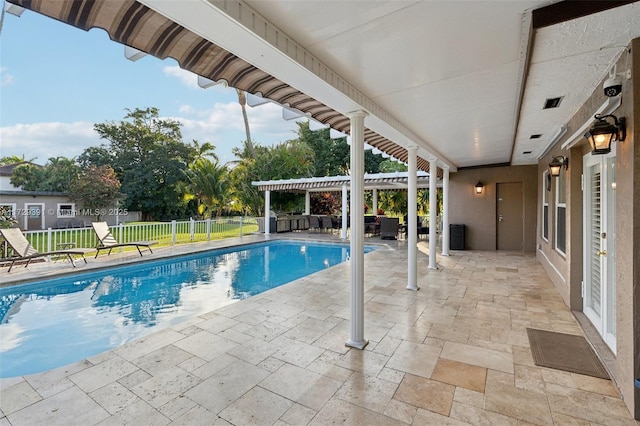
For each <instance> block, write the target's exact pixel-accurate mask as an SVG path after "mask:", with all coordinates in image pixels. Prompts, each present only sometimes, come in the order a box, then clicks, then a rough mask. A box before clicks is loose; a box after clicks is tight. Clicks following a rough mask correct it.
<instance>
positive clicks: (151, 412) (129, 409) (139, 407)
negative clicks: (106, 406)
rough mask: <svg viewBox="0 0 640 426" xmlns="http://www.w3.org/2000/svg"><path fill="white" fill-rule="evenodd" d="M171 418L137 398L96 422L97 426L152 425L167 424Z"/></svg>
mask: <svg viewBox="0 0 640 426" xmlns="http://www.w3.org/2000/svg"><path fill="white" fill-rule="evenodd" d="M170 422H171V419H169V418H168V417H166V416H164V415H163V414H162V413H160V412H159V411H158V410H156V409H154V408H153V407H152V406H150V405H149V404H147V403H146V402H144V401H142V400H140V399H138V400H136V401H135V402H133V403H132V404H130V405H127V406H126V407H125V408H124V409H123V410H122V411H119V412H118V413H116V414H115V415H113V416H111V417H107V418H106V419H104V420H103V421H101V422H99V423H97V425H98V426H119V425H142V424H146V425H154V426H156V425H157V426H162V425H166V424H169V423H170Z"/></svg>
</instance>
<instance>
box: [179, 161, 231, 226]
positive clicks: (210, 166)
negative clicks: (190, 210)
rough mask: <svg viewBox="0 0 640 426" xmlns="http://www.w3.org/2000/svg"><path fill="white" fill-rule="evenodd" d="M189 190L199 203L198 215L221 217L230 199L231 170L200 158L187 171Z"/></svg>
mask: <svg viewBox="0 0 640 426" xmlns="http://www.w3.org/2000/svg"><path fill="white" fill-rule="evenodd" d="M186 177H187V189H188V191H189V193H191V194H193V196H194V197H195V198H196V199H197V201H198V213H199V214H200V215H202V217H203V218H205V219H207V218H210V217H211V215H212V213H215V214H216V216H218V217H220V216H221V215H222V211H223V210H224V209H225V208H226V207H227V203H228V201H229V198H230V190H229V183H230V181H229V169H228V168H227V167H226V166H224V165H222V166H221V165H220V164H219V163H218V162H217V161H216V162H212V161H211V160H209V159H206V158H200V159H198V160H196V161H195V162H194V163H193V164H192V165H190V166H189V170H187V171H186Z"/></svg>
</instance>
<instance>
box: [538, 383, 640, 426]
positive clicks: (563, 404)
mask: <svg viewBox="0 0 640 426" xmlns="http://www.w3.org/2000/svg"><path fill="white" fill-rule="evenodd" d="M548 388H549V394H548V399H549V406H550V407H551V410H552V411H553V412H554V413H560V414H565V415H567V416H570V417H575V418H578V419H584V420H588V421H590V422H592V423H598V424H603V425H607V426H616V425H633V423H635V422H634V421H633V420H630V418H629V415H628V414H627V413H628V412H629V410H628V409H627V407H626V405H625V404H624V402H623V401H622V400H621V399H620V398H612V397H607V396H602V395H598V394H595V393H593V392H586V391H583V390H579V389H571V388H564V387H561V386H559V385H549V386H548Z"/></svg>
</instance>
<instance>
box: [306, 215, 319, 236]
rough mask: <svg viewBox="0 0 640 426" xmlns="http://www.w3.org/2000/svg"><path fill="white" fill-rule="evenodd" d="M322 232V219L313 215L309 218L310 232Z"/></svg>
mask: <svg viewBox="0 0 640 426" xmlns="http://www.w3.org/2000/svg"><path fill="white" fill-rule="evenodd" d="M319 230H320V219H319V218H318V216H315V215H311V216H309V231H310V232H316V231H319Z"/></svg>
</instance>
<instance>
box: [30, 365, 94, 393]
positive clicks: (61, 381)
mask: <svg viewBox="0 0 640 426" xmlns="http://www.w3.org/2000/svg"><path fill="white" fill-rule="evenodd" d="M92 365H93V364H91V363H90V362H89V361H87V360H82V361H78V362H74V363H73V364H69V365H65V366H64V367H60V368H55V369H53V370H49V371H45V372H44V373H39V374H31V375H29V376H25V379H26V380H27V382H29V384H30V385H31V386H32V387H33V388H34V389H35V390H36V391H37V392H38V394H40V396H42V397H43V398H47V397H49V396H51V395H55V394H56V393H58V392H62V391H63V390H66V389H69V388H70V387H72V386H74V384H73V382H72V381H71V380H69V379H68V378H67V376H69V375H70V374H73V373H76V372H78V371H82V370H84V369H86V368H89V367H91V366H92Z"/></svg>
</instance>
